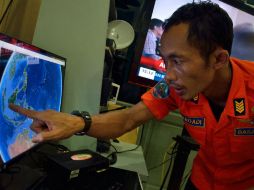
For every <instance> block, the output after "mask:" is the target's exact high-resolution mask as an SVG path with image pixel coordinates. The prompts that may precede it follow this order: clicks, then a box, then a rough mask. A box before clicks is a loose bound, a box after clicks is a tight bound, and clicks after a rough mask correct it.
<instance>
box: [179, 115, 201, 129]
mask: <svg viewBox="0 0 254 190" xmlns="http://www.w3.org/2000/svg"><path fill="white" fill-rule="evenodd" d="M183 121H184V123H185V124H188V125H191V126H193V127H205V118H203V117H186V116H184V117H183Z"/></svg>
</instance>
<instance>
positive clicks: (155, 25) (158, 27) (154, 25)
mask: <svg viewBox="0 0 254 190" xmlns="http://www.w3.org/2000/svg"><path fill="white" fill-rule="evenodd" d="M163 24H164V22H163V21H162V20H160V19H157V18H153V19H152V20H151V21H150V24H149V29H150V30H152V31H153V33H154V34H155V35H156V37H157V38H160V37H161V35H162V33H163Z"/></svg>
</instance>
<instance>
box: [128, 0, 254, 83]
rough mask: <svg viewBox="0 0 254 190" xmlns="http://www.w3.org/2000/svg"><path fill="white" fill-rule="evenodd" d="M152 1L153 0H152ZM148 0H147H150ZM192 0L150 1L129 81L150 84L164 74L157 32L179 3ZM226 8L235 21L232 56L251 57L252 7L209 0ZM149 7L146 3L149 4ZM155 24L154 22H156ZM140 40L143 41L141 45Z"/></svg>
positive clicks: (253, 56) (253, 42)
mask: <svg viewBox="0 0 254 190" xmlns="http://www.w3.org/2000/svg"><path fill="white" fill-rule="evenodd" d="M151 2H152V1H151ZM151 2H150V3H151ZM191 2H193V1H192V0H170V1H165V0H156V1H155V2H153V3H154V4H153V6H152V7H153V8H152V11H151V17H150V19H149V21H150V24H149V26H148V27H147V28H148V29H147V30H146V31H147V33H146V36H145V38H142V37H141V38H139V41H138V42H137V44H138V45H137V46H136V49H138V50H136V57H135V58H134V61H133V64H132V69H131V74H130V79H129V82H131V83H134V84H138V85H141V86H146V87H151V86H154V85H155V84H156V82H158V81H160V80H161V79H163V78H164V76H165V71H166V70H165V64H164V62H163V60H162V59H161V57H160V54H159V46H160V36H161V31H160V30H162V28H160V21H161V22H164V21H165V20H166V19H167V18H169V17H170V16H171V15H172V14H173V12H174V11H175V10H176V9H178V8H179V7H180V6H182V5H184V4H186V3H191ZM212 2H214V3H217V4H219V6H220V7H221V8H223V9H224V10H226V11H227V13H228V14H229V16H230V17H231V19H232V21H233V25H234V41H233V47H232V54H231V56H234V57H238V58H241V59H247V60H253V61H254V54H253V53H252V52H253V51H254V16H253V15H254V10H253V8H251V7H247V6H246V5H245V4H244V3H243V2H239V1H231V0H228V1H226V0H225V1H219V0H212ZM148 7H149V6H148ZM156 24H157V25H156ZM140 44H142V45H140Z"/></svg>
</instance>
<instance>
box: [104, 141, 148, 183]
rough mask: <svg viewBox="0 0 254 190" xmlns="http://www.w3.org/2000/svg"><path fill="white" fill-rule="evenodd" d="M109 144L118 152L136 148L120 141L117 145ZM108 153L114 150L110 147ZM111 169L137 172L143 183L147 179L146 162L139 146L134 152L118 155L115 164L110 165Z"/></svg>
mask: <svg viewBox="0 0 254 190" xmlns="http://www.w3.org/2000/svg"><path fill="white" fill-rule="evenodd" d="M111 144H112V145H113V146H114V147H115V148H116V149H117V151H119V152H121V151H125V150H131V149H134V148H136V147H137V145H135V144H129V143H124V142H121V141H120V142H119V143H115V142H112V143H111ZM110 151H111V152H113V151H115V150H114V149H113V148H112V147H111V148H110ZM104 155H105V154H104ZM112 167H115V168H121V169H125V170H129V171H134V172H137V173H138V174H139V175H140V177H141V179H142V180H145V181H146V178H147V177H148V171H147V168H146V162H145V159H144V155H143V150H142V147H141V146H139V147H138V148H137V149H136V150H133V151H128V152H124V153H118V154H117V162H116V163H115V164H114V165H112Z"/></svg>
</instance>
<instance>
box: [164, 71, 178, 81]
mask: <svg viewBox="0 0 254 190" xmlns="http://www.w3.org/2000/svg"><path fill="white" fill-rule="evenodd" d="M165 79H166V81H176V79H177V77H176V74H175V71H174V69H173V68H167V71H166V76H165Z"/></svg>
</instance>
